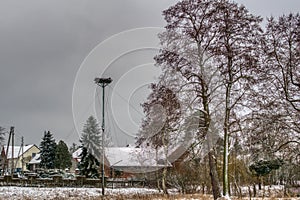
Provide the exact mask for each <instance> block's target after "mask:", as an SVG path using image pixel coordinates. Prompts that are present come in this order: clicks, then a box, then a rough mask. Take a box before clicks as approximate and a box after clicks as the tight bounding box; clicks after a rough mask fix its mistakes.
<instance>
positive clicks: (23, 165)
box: [1, 144, 40, 172]
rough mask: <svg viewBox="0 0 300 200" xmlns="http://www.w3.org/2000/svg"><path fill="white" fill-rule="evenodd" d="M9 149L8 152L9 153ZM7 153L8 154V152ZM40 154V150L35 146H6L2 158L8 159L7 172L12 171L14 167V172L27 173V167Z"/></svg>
mask: <svg viewBox="0 0 300 200" xmlns="http://www.w3.org/2000/svg"><path fill="white" fill-rule="evenodd" d="M7 149H8V151H7ZM6 151H7V152H6ZM39 152H40V149H39V148H38V147H37V146H36V145H35V144H30V145H25V146H23V148H22V146H14V148H13V149H12V146H9V147H8V148H7V146H4V147H3V148H2V152H1V156H2V158H5V157H6V167H5V170H7V171H11V170H12V165H13V168H14V171H17V172H18V171H26V170H27V165H28V163H29V162H30V161H31V159H32V158H33V157H35V156H36V154H38V153H39Z"/></svg>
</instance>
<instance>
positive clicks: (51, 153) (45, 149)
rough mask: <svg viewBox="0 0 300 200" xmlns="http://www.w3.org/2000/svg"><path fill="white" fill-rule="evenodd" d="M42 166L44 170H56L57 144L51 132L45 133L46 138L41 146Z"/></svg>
mask: <svg viewBox="0 0 300 200" xmlns="http://www.w3.org/2000/svg"><path fill="white" fill-rule="evenodd" d="M40 150H41V151H40V155H41V156H40V157H41V163H40V166H41V167H42V168H44V169H54V167H55V165H54V161H55V150H56V143H55V140H54V138H53V136H52V133H51V132H50V131H45V132H44V137H43V138H42V142H41V144H40Z"/></svg>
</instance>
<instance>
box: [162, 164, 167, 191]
mask: <svg viewBox="0 0 300 200" xmlns="http://www.w3.org/2000/svg"><path fill="white" fill-rule="evenodd" d="M166 178H167V167H164V169H163V174H162V180H161V185H162V190H163V192H164V194H168V190H167V186H166Z"/></svg>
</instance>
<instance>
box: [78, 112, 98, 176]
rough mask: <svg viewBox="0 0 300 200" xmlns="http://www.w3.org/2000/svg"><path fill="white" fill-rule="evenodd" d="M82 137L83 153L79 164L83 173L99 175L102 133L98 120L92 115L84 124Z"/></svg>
mask: <svg viewBox="0 0 300 200" xmlns="http://www.w3.org/2000/svg"><path fill="white" fill-rule="evenodd" d="M82 132H83V133H82V137H81V139H80V142H81V146H80V147H81V148H82V153H81V155H80V157H81V161H80V163H79V165H78V168H79V171H80V174H81V175H85V176H86V177H91V178H97V177H99V172H98V169H99V166H100V163H99V160H98V159H100V158H101V134H100V128H99V125H98V123H97V120H96V119H95V118H94V117H93V116H90V117H89V118H88V120H87V122H86V124H85V125H84V128H83V131H82Z"/></svg>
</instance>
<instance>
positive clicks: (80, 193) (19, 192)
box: [0, 186, 159, 200]
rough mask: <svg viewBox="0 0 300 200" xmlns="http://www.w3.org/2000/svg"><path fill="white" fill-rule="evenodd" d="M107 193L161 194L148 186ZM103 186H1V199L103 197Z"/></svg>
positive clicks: (107, 191)
mask: <svg viewBox="0 0 300 200" xmlns="http://www.w3.org/2000/svg"><path fill="white" fill-rule="evenodd" d="M105 192H106V194H107V195H113V196H114V195H129V194H130V195H134V194H159V191H158V190H155V189H147V188H120V189H106V190H105ZM101 195H102V193H101V188H62V187H57V188H38V187H8V186H6V187H0V199H1V200H2V199H5V200H8V199H14V200H15V199H89V198H97V197H101Z"/></svg>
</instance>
